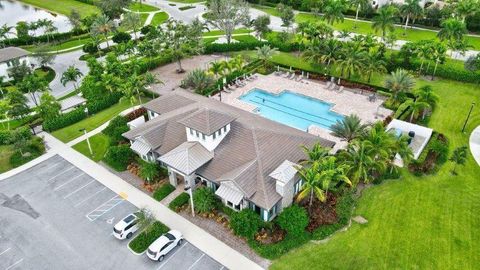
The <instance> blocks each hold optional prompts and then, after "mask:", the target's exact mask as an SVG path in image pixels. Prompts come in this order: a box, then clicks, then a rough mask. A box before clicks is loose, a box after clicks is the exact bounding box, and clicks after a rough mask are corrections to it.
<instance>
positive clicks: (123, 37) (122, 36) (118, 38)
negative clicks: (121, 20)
mask: <svg viewBox="0 0 480 270" xmlns="http://www.w3.org/2000/svg"><path fill="white" fill-rule="evenodd" d="M131 39H132V36H130V34H129V33H125V32H118V33H116V34H115V35H114V36H113V37H112V40H113V42H115V43H126V42H128V41H129V40H131Z"/></svg>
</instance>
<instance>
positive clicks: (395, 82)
mask: <svg viewBox="0 0 480 270" xmlns="http://www.w3.org/2000/svg"><path fill="white" fill-rule="evenodd" d="M414 86H415V79H414V78H413V76H412V75H411V74H410V73H409V72H408V71H406V70H404V69H397V70H395V71H392V73H390V76H388V77H387V78H386V79H385V87H386V88H388V89H390V90H391V91H392V92H393V100H398V97H399V94H400V93H404V92H409V91H410V90H412V89H413V87H414Z"/></svg>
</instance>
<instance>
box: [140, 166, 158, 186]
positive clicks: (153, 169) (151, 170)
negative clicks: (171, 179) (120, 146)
mask: <svg viewBox="0 0 480 270" xmlns="http://www.w3.org/2000/svg"><path fill="white" fill-rule="evenodd" d="M139 175H140V177H141V178H143V179H144V180H145V181H146V182H147V183H150V182H151V181H153V179H155V177H157V176H159V175H160V170H159V166H158V163H156V162H146V161H145V162H142V164H141V166H140V171H139Z"/></svg>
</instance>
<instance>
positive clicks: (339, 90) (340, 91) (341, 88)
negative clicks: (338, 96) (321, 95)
mask: <svg viewBox="0 0 480 270" xmlns="http://www.w3.org/2000/svg"><path fill="white" fill-rule="evenodd" d="M343 88H345V87H343V85H342V86H340V87H339V88H338V93H342V92H343Z"/></svg>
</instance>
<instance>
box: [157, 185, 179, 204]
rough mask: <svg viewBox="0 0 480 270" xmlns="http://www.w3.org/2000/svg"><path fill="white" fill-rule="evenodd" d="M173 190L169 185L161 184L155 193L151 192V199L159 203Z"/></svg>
mask: <svg viewBox="0 0 480 270" xmlns="http://www.w3.org/2000/svg"><path fill="white" fill-rule="evenodd" d="M174 190H175V187H174V186H172V185H170V184H169V183H167V184H163V185H162V186H161V187H159V188H157V189H156V190H155V192H153V198H154V199H155V200H157V201H161V200H163V199H164V198H165V197H167V196H168V195H169V194H170V193H172V192H173V191H174Z"/></svg>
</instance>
